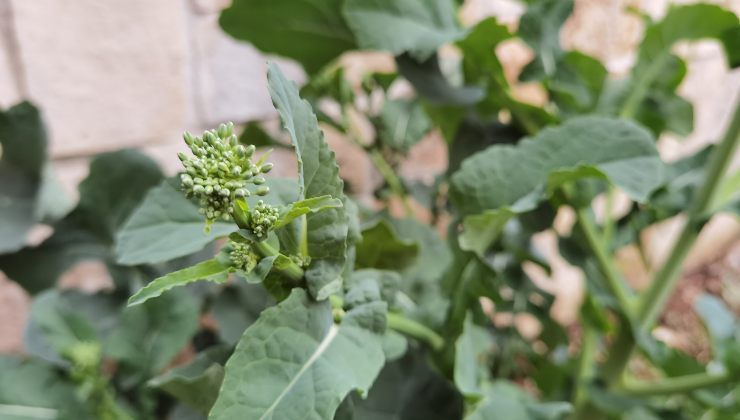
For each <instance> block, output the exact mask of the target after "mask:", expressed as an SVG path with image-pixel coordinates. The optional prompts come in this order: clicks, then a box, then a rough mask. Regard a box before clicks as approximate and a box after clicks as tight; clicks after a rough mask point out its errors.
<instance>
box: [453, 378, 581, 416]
mask: <svg viewBox="0 0 740 420" xmlns="http://www.w3.org/2000/svg"><path fill="white" fill-rule="evenodd" d="M571 411H572V407H571V405H570V404H569V403H567V402H550V403H538V402H536V401H535V400H534V399H533V398H532V397H530V396H529V395H528V394H527V393H526V392H524V391H523V390H521V389H519V388H517V387H516V386H515V385H513V384H510V383H508V382H505V381H498V382H496V383H494V384H493V385H491V387H490V388H489V390H488V393H487V395H486V397H485V399H483V400H482V401H481V402H480V403H478V404H477V405H476V407H475V410H474V411H473V412H471V413H470V414H469V415H467V416H465V420H489V419H497V418H501V419H506V420H558V419H565V418H567V416H568V415H569V414H570V413H571Z"/></svg>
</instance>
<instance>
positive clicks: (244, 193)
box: [178, 123, 273, 223]
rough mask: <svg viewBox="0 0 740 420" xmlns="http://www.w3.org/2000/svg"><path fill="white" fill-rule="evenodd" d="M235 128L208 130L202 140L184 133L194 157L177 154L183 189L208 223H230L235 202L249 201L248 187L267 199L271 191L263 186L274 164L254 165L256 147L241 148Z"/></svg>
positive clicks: (228, 125)
mask: <svg viewBox="0 0 740 420" xmlns="http://www.w3.org/2000/svg"><path fill="white" fill-rule="evenodd" d="M233 131H234V124H232V123H226V124H221V125H220V126H219V127H218V129H217V130H209V131H206V132H205V133H203V136H201V137H195V136H193V135H192V134H190V133H188V132H185V134H184V136H183V137H184V139H185V143H186V144H187V145H188V147H189V148H190V150H191V151H192V152H193V156H192V157H188V156H187V155H185V154H184V153H178V157H179V158H180V161H182V164H183V166H184V167H185V173H183V174H182V175H181V177H180V179H181V181H182V187H183V190H184V191H185V193H186V195H187V196H188V198H190V197H196V198H198V200H199V201H200V211H201V213H203V214H204V215H205V216H206V220H207V222H208V223H212V222H213V221H215V220H217V219H218V218H222V219H224V220H230V219H231V214H232V213H233V211H234V200H236V199H237V198H243V197H249V196H250V195H251V194H252V192H250V191H249V190H248V189H247V185H248V184H254V185H255V186H257V188H256V189H255V190H254V191H253V193H254V194H257V195H266V194H267V193H269V192H270V189H269V188H268V187H267V186H265V185H262V184H264V183H265V178H264V177H263V176H262V174H266V173H267V172H269V171H270V170H271V169H272V166H273V165H272V163H263V162H262V161H259V162H256V163H253V162H252V160H251V159H252V156H253V155H254V151H255V147H254V146H253V145H250V146H244V145H241V144H239V140H238V139H237V137H236V135H235V134H234V132H233Z"/></svg>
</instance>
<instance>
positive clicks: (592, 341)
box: [573, 323, 599, 418]
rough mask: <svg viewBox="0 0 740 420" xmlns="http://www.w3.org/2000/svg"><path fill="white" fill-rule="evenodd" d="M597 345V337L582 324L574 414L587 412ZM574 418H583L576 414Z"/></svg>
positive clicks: (590, 328)
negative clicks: (589, 385)
mask: <svg viewBox="0 0 740 420" xmlns="http://www.w3.org/2000/svg"><path fill="white" fill-rule="evenodd" d="M598 343H599V337H598V335H597V334H596V331H595V330H594V329H593V328H592V327H591V326H589V325H587V324H585V323H584V324H583V335H582V336H581V356H580V358H579V359H578V371H577V372H576V382H575V392H574V398H573V404H574V406H575V407H576V409H575V412H576V413H583V412H585V411H586V410H587V408H586V406H587V405H588V391H587V389H588V384H589V381H590V380H591V375H592V374H593V371H592V367H593V363H594V356H595V354H596V346H597V344H598ZM574 417H575V418H584V417H583V416H582V415H579V414H576V415H575V416H574Z"/></svg>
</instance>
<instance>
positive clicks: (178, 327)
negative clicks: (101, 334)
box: [104, 289, 200, 381]
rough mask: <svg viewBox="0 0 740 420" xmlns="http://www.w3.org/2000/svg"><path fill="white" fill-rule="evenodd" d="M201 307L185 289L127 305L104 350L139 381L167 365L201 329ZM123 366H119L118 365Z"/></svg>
mask: <svg viewBox="0 0 740 420" xmlns="http://www.w3.org/2000/svg"><path fill="white" fill-rule="evenodd" d="M199 312H200V311H199V307H198V304H197V302H196V301H195V299H194V298H193V297H192V296H191V295H190V293H188V291H187V290H184V289H176V290H172V291H171V292H170V293H167V294H165V295H163V296H161V297H160V298H159V299H153V300H150V301H148V302H145V303H144V304H142V305H136V306H131V307H128V308H126V309H125V310H124V311H123V314H122V316H121V321H120V323H119V325H118V326H117V327H116V328H115V329H114V330H113V331H112V332H111V334H110V336H109V337H108V338H107V340H106V341H105V343H104V352H105V354H107V355H109V356H110V357H112V358H114V359H116V360H118V361H119V363H121V365H123V366H122V368H124V369H130V370H131V371H132V375H134V376H133V377H134V378H135V379H136V380H137V381H144V380H145V379H148V377H149V376H148V375H150V374H153V373H155V372H157V371H158V370H159V369H162V368H163V367H165V366H166V365H167V364H168V363H169V362H170V361H171V360H172V358H173V357H175V355H177V353H178V352H179V351H180V350H182V348H183V347H184V346H185V344H186V343H187V342H188V341H189V340H190V339H191V337H192V336H193V334H194V333H195V331H196V330H197V329H198V316H199ZM119 366H120V365H119Z"/></svg>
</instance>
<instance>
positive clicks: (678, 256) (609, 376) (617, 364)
mask: <svg viewBox="0 0 740 420" xmlns="http://www.w3.org/2000/svg"><path fill="white" fill-rule="evenodd" d="M738 105H740V104H736V106H735V111H734V113H733V116H732V120H731V122H730V125H729V127H728V128H727V131H726V132H725V135H724V137H723V138H722V141H721V142H720V144H719V145H717V147H716V149H715V150H714V152H713V155H712V158H711V161H710V164H709V166H708V169H707V175H706V178H705V180H704V183H703V184H702V187H701V189H700V190H699V192H698V194H697V196H696V199H695V201H694V204H693V205H692V207H691V209H690V210H689V214H688V221H687V222H686V224H685V225H684V228H683V231H682V232H681V234H680V236H679V238H678V240H677V241H676V243H675V244H674V246H673V248H672V249H671V253H670V255H669V257H668V260H667V261H666V263H665V264H664V265H663V267H662V268H661V269H660V271H659V272H658V273H657V274H656V275H655V278H654V279H653V282H652V283H651V284H650V287H649V288H648V290H647V291H646V292H645V293H644V294H643V295H642V297H641V299H640V301H639V306H638V308H637V311H636V312H637V313H636V316H635V321H636V322H637V323H639V325H640V327H641V328H650V327H651V326H652V325H653V324H654V322H655V320H656V318H657V316H658V314H660V312H661V311H662V310H663V307H664V306H665V303H666V301H667V300H668V297H669V296H670V294H671V292H673V289H674V288H675V286H676V283H677V282H678V279H679V274H680V271H681V266H682V263H683V260H684V259H685V258H686V255H687V254H688V253H689V250H690V249H691V246H692V245H693V244H694V241H695V240H696V238H697V237H698V236H699V231H700V230H701V228H702V227H703V226H704V224H705V223H706V215H705V213H706V212H707V210H708V209H709V208H710V205H711V203H712V199H713V196H714V193H715V191H716V189H717V187H718V185H719V184H720V178H721V177H722V174H723V173H724V172H725V170H726V169H727V166H728V165H729V163H730V159H731V158H732V154H733V151H734V150H735V148H736V147H737V142H738V135H739V134H740V106H738ZM634 346H635V339H634V337H633V336H632V330H631V328H630V327H629V325H622V327H621V330H620V332H619V334H618V336H617V339H616V342H615V343H614V345H613V346H612V352H611V353H610V355H609V358H608V359H607V361H606V363H605V364H604V376H605V380H606V381H607V383H609V384H612V385H613V384H614V383H615V381H616V380H617V379H619V378H620V377H621V376H622V373H623V372H624V369H625V368H626V366H627V362H628V361H629V359H630V355H631V354H632V350H633V349H634Z"/></svg>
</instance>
